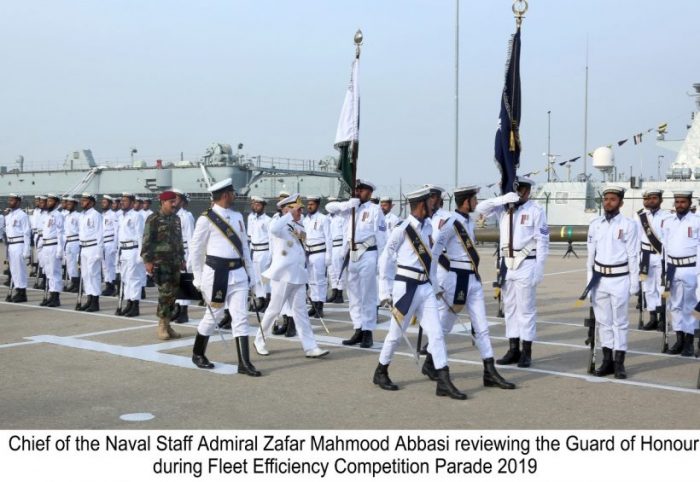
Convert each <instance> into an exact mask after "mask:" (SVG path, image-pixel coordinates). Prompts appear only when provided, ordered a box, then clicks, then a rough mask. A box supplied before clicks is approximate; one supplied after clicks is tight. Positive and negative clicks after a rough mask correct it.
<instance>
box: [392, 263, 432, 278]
mask: <svg viewBox="0 0 700 482" xmlns="http://www.w3.org/2000/svg"><path fill="white" fill-rule="evenodd" d="M396 276H403V277H404V278H411V279H414V280H416V281H421V282H422V281H427V280H428V275H426V274H425V273H422V272H421V273H418V272H416V271H412V270H410V269H406V268H402V267H401V266H398V267H397V268H396Z"/></svg>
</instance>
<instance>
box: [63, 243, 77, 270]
mask: <svg viewBox="0 0 700 482" xmlns="http://www.w3.org/2000/svg"><path fill="white" fill-rule="evenodd" d="M79 255H80V243H79V242H78V241H71V242H69V243H66V249H65V256H66V272H67V273H68V277H69V278H77V277H78V276H80V271H79V270H78V256H79Z"/></svg>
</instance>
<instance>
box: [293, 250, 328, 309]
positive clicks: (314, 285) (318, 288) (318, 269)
mask: <svg viewBox="0 0 700 482" xmlns="http://www.w3.org/2000/svg"><path fill="white" fill-rule="evenodd" d="M306 269H307V271H308V273H309V298H311V301H322V302H325V301H326V296H327V294H328V279H327V278H326V253H325V252H324V253H314V254H311V255H309V262H308V266H307V268H306ZM295 320H296V318H295Z"/></svg>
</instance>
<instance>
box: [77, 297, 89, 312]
mask: <svg viewBox="0 0 700 482" xmlns="http://www.w3.org/2000/svg"><path fill="white" fill-rule="evenodd" d="M91 304H92V295H87V299H86V300H85V304H84V305H80V306H76V307H75V309H76V310H78V311H85V310H87V309H88V308H89V307H90V305H91Z"/></svg>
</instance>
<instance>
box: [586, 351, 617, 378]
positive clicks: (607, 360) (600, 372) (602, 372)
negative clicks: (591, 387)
mask: <svg viewBox="0 0 700 482" xmlns="http://www.w3.org/2000/svg"><path fill="white" fill-rule="evenodd" d="M623 361H624V360H623ZM613 373H615V364H614V363H613V351H612V348H605V347H603V362H602V363H601V364H600V366H599V367H598V368H596V370H595V371H594V372H593V374H594V375H595V376H597V377H604V376H606V375H612V374H613Z"/></svg>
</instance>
